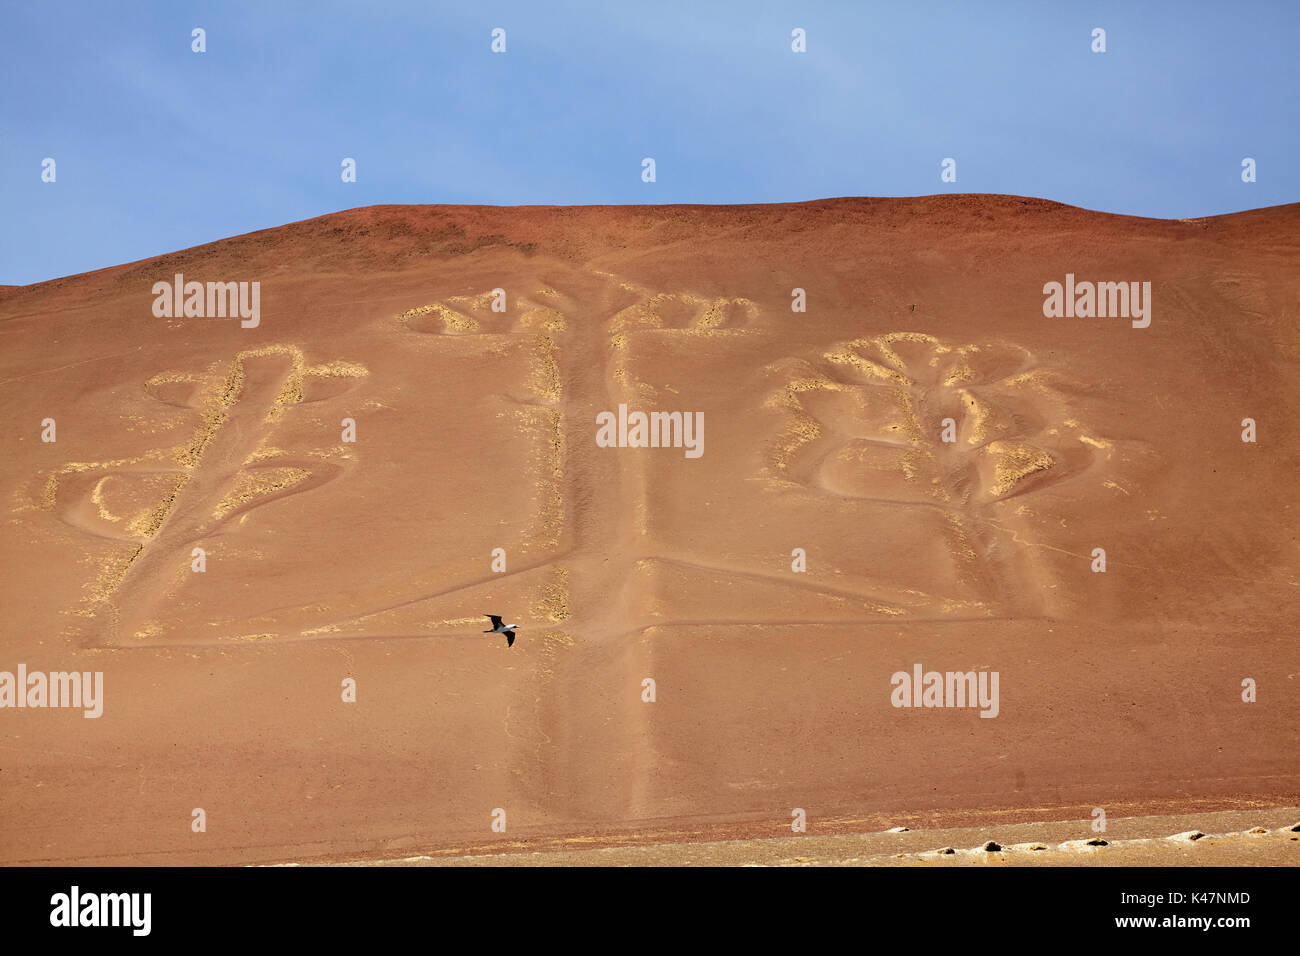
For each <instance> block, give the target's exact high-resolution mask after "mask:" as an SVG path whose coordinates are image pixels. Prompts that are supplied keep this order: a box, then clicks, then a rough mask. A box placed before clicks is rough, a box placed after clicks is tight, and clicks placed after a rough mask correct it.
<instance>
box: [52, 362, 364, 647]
mask: <svg viewBox="0 0 1300 956" xmlns="http://www.w3.org/2000/svg"><path fill="white" fill-rule="evenodd" d="M366 374H368V372H367V370H366V369H365V368H364V367H363V366H360V365H357V364H355V363H351V362H330V363H326V364H322V365H315V366H308V365H307V363H306V360H305V357H304V356H303V353H302V351H301V350H300V349H298V348H297V347H295V346H291V345H269V346H265V347H262V348H258V349H249V350H246V351H243V352H240V353H238V354H237V355H236V356H235V357H234V359H233V360H232V361H231V362H230V363H229V364H228V366H226V367H225V368H224V369H223V367H222V365H221V363H216V364H214V365H213V366H212V367H211V368H209V369H208V371H207V372H206V373H203V374H191V373H186V372H164V373H161V374H159V375H155V376H154V377H153V378H151V379H149V380H148V381H147V382H145V383H144V391H145V392H146V393H148V394H149V395H151V396H153V397H154V398H156V399H157V400H158V401H160V402H164V403H166V404H168V405H172V406H174V407H179V408H187V409H193V410H197V411H198V412H199V425H198V427H197V428H196V429H195V431H194V433H193V435H192V437H191V438H190V439H189V440H188V441H186V442H183V443H181V444H179V445H176V446H173V447H171V448H166V449H159V450H155V451H151V452H148V453H146V454H144V455H141V456H139V457H136V458H123V459H116V460H110V461H99V462H93V461H92V462H70V463H68V464H66V465H64V466H63V467H61V468H59V469H58V470H56V471H55V472H53V473H52V474H50V475H49V477H48V478H47V479H46V481H45V484H44V487H43V489H42V494H41V507H42V508H43V509H45V510H47V511H50V512H52V513H53V514H54V515H55V516H57V517H58V518H59V519H60V520H62V521H64V522H65V523H67V524H68V525H70V526H72V527H74V528H76V529H78V530H80V531H83V532H85V533H87V534H90V535H94V536H97V537H100V538H104V539H108V540H112V541H116V542H122V543H124V544H125V545H126V550H125V551H124V552H122V553H120V554H119V556H118V557H117V558H115V559H112V560H110V561H108V562H106V563H104V564H103V565H101V566H100V568H99V571H98V576H97V578H96V580H95V581H94V582H93V583H92V585H91V587H90V593H89V600H88V603H89V609H88V610H85V611H83V612H81V613H84V614H85V615H86V616H90V617H95V616H98V615H100V614H102V615H104V617H105V618H106V619H107V622H108V634H107V635H104V636H103V637H104V639H105V640H106V641H107V642H108V643H141V641H140V639H141V638H143V639H146V641H147V640H148V639H150V638H153V637H156V636H157V628H156V627H155V626H154V625H152V624H150V623H149V622H148V616H149V612H150V611H151V609H153V608H154V607H156V606H157V604H158V603H159V602H160V601H162V600H163V599H165V597H166V595H167V593H168V592H169V591H170V590H171V589H172V588H173V587H174V585H175V582H176V580H177V578H178V573H179V572H183V571H185V570H187V569H188V566H189V561H190V551H191V549H192V548H193V547H195V546H201V544H202V541H203V539H205V538H206V537H208V536H211V535H213V534H214V533H216V532H218V531H220V530H222V529H224V528H226V527H228V526H229V525H230V524H231V523H234V522H239V521H242V520H243V518H244V517H245V516H246V515H247V514H248V513H249V512H250V511H252V510H253V509H254V508H258V507H261V506H263V505H266V504H269V503H270V502H272V501H275V500H277V499H279V498H283V497H285V496H287V495H292V494H302V493H303V492H306V491H310V490H311V489H313V488H316V487H319V486H320V485H322V484H324V483H326V482H328V481H330V480H332V479H333V478H335V477H337V476H338V475H339V474H340V473H341V472H342V466H341V465H339V464H336V463H334V462H331V461H329V460H327V459H328V458H329V457H331V456H338V455H340V454H342V455H343V456H344V457H347V455H348V453H346V452H342V453H340V452H339V451H337V450H334V451H321V452H315V453H309V454H307V455H297V456H295V455H290V454H289V453H287V452H283V451H281V450H279V449H277V448H275V447H273V446H271V445H270V444H269V438H270V436H271V433H272V432H273V430H274V426H275V424H276V422H278V421H279V420H280V419H281V417H282V416H283V415H284V414H285V413H286V411H287V410H288V409H289V408H290V407H292V406H294V405H298V404H301V403H310V402H316V401H322V400H324V399H326V398H329V397H332V396H334V395H336V394H340V393H341V392H342V391H345V390H347V389H348V388H350V387H352V380H354V379H357V378H360V377H362V376H364V375H366Z"/></svg>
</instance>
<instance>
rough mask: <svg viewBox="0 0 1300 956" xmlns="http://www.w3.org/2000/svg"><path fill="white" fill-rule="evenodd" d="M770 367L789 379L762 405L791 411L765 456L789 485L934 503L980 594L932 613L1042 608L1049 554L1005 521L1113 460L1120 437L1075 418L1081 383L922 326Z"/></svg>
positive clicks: (1015, 352)
mask: <svg viewBox="0 0 1300 956" xmlns="http://www.w3.org/2000/svg"><path fill="white" fill-rule="evenodd" d="M766 371H767V373H768V374H769V375H770V376H772V377H773V378H775V379H776V381H777V382H778V383H779V386H778V387H777V388H776V390H774V391H772V392H770V393H769V395H768V398H767V399H766V401H765V403H764V407H766V408H768V409H770V410H772V411H775V412H777V413H778V414H779V415H780V416H781V417H782V419H783V420H784V421H783V427H782V431H781V433H780V434H779V436H778V437H777V438H776V439H775V440H774V441H773V443H772V445H771V446H770V447H769V449H768V453H767V462H766V463H767V467H768V469H769V477H771V478H772V479H774V480H775V481H776V483H777V484H778V485H781V484H782V483H788V484H790V485H793V486H799V487H802V488H805V489H807V490H811V491H813V492H815V493H818V494H829V495H836V496H840V497H846V498H853V499H858V500H864V501H872V502H875V503H879V504H884V505H888V506H897V507H903V508H918V509H934V510H936V511H937V512H938V513H939V514H940V515H941V516H942V520H943V521H944V527H945V533H946V536H947V539H948V540H947V548H948V550H949V552H950V554H951V556H952V560H953V562H954V564H955V566H956V567H957V568H958V569H959V571H960V573H961V574H962V575H963V576H964V577H965V579H966V580H967V581H968V583H969V584H971V585H972V586H973V587H974V588H975V589H976V591H977V592H978V593H980V594H981V598H980V600H978V601H976V602H973V603H972V602H970V601H964V602H953V601H940V600H938V599H932V600H931V601H929V602H928V603H930V604H932V605H940V606H939V607H932V610H939V611H948V610H962V609H963V606H964V608H965V610H966V611H967V612H968V611H969V610H971V609H974V610H977V611H980V612H982V613H983V614H985V615H993V614H998V613H1017V614H1026V613H1038V612H1041V610H1042V608H1041V604H1040V603H1039V601H1038V600H1037V599H1036V598H1035V597H1032V596H1027V595H1032V594H1034V593H1035V592H1037V591H1038V587H1037V581H1041V580H1042V578H1043V575H1042V574H1041V569H1039V572H1040V573H1034V572H1033V571H1032V570H1031V573H1030V574H1029V575H1028V577H1029V578H1031V579H1035V580H1031V581H1023V580H1021V579H1022V578H1023V577H1025V575H1024V573H1023V571H1024V568H1025V564H1026V562H1028V563H1029V564H1033V563H1034V561H1036V559H1037V556H1036V555H1029V554H1025V553H1024V552H1025V551H1027V550H1029V549H1021V552H1020V553H1015V552H1014V551H1013V549H1012V544H1022V543H1023V542H1022V541H1021V539H1020V537H1019V535H1018V533H1017V530H1016V528H1014V527H1005V526H1004V524H1006V525H1017V524H1018V525H1019V526H1020V527H1025V522H1024V519H1025V518H1027V517H1032V512H1030V511H1029V510H1028V509H1027V508H1025V507H1024V506H1023V505H1021V506H1020V507H1017V508H1016V509H1015V510H1014V512H1012V511H1010V510H1008V509H1007V508H1005V507H1003V503H1005V502H1007V501H1009V500H1010V499H1015V498H1019V497H1020V496H1023V495H1028V494H1033V493H1036V492H1041V491H1042V490H1044V489H1047V488H1049V487H1051V486H1053V485H1058V484H1060V483H1062V482H1065V481H1069V480H1070V479H1072V478H1074V477H1076V476H1078V475H1080V474H1083V473H1084V472H1087V471H1089V470H1091V469H1093V468H1094V466H1095V465H1096V463H1097V461H1098V458H1099V456H1101V457H1104V458H1105V459H1107V460H1108V459H1109V458H1110V456H1111V454H1112V452H1113V449H1114V442H1112V441H1108V440H1106V439H1102V438H1096V437H1093V436H1090V435H1088V434H1087V433H1086V431H1085V429H1084V426H1082V425H1081V424H1080V423H1079V422H1078V421H1075V420H1073V419H1071V418H1068V417H1066V416H1067V414H1068V413H1067V412H1066V411H1065V408H1066V404H1067V403H1066V402H1065V396H1066V393H1067V392H1069V391H1073V390H1076V388H1077V387H1076V386H1073V385H1072V383H1069V382H1068V381H1067V380H1066V379H1064V378H1063V377H1062V376H1060V375H1058V374H1057V373H1054V372H1051V371H1048V370H1045V369H1041V368H1038V367H1037V365H1036V364H1035V362H1034V360H1033V357H1032V356H1031V355H1030V353H1029V352H1028V351H1027V350H1025V349H1023V348H1020V347H1018V346H1009V345H996V344H984V345H977V344H966V345H950V344H945V343H943V342H941V341H940V340H939V339H937V338H935V337H934V336H930V335H925V334H922V333H915V332H893V333H888V334H885V335H880V336H874V337H868V338H862V339H857V340H854V341H852V342H847V343H842V344H840V345H838V346H835V347H833V348H832V349H830V350H829V351H826V352H825V353H824V354H822V355H820V356H817V357H814V358H811V359H808V358H792V359H789V360H786V361H783V362H779V363H776V364H774V365H771V366H768V368H767V370H766ZM945 418H952V419H953V420H954V421H955V422H956V423H957V425H958V429H957V436H956V437H957V441H956V443H955V444H946V443H943V442H941V441H940V437H939V430H940V422H941V421H942V420H943V419H945ZM1004 531H1005V532H1006V534H1004V533H1003V532H1004ZM1007 535H1009V536H1010V538H1009V539H1008V537H1007ZM1026 584H1028V585H1029V586H1028V587H1025V586H1024V585H1026ZM922 610H923V609H922Z"/></svg>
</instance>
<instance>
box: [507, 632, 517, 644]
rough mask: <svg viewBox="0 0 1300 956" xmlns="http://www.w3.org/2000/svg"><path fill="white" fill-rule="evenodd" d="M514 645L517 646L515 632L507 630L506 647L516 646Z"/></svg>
mask: <svg viewBox="0 0 1300 956" xmlns="http://www.w3.org/2000/svg"><path fill="white" fill-rule="evenodd" d="M514 646H515V632H514V631H506V647H514Z"/></svg>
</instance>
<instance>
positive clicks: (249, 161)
mask: <svg viewBox="0 0 1300 956" xmlns="http://www.w3.org/2000/svg"><path fill="white" fill-rule="evenodd" d="M0 9H2V12H0V17H2V18H3V19H2V20H0V27H2V28H0V62H3V64H4V72H5V76H6V82H5V83H3V84H0V214H2V215H3V219H2V220H0V283H10V284H25V283H29V282H37V281H41V280H44V279H49V278H54V277H56V276H62V275H69V274H73V273H77V272H83V271H86V270H89V269H96V268H101V267H104V266H109V265H115V264H118V263H121V262H129V261H132V260H135V259H140V258H143V257H146V256H151V255H156V254H159V253H163V252H168V251H172V250H175V249H181V248H186V247H189V246H193V245H197V244H199V243H203V242H209V241H212V240H214V239H219V238H222V237H225V236H230V235H238V234H240V233H244V232H249V231H252V230H255V229H262V228H266V227H268V226H278V225H282V224H284V223H286V222H292V221H295V220H298V219H305V218H309V217H312V216H317V215H321V214H324V213H328V212H334V211H337V210H340V209H348V208H352V207H355V206H365V205H370V204H373V203H488V204H503V205H513V204H536V203H543V204H591V203H612V204H625V203H765V202H788V201H796V200H805V199H818V198H824V197H829V196H915V195H926V194H931V193H939V192H963V193H969V192H993V193H1015V194H1019V195H1027V196H1039V197H1043V198H1047V199H1054V200H1058V201H1060V202H1065V203H1070V204H1073V205H1078V206H1084V207H1087V208H1090V209H1099V210H1104V211H1108V212H1117V213H1129V214H1133V215H1142V216H1156V217H1164V218H1175V217H1192V216H1205V215H1213V214H1217V213H1225V212H1234V211H1238V210H1242V209H1252V208H1257V207H1261V206H1271V205H1276V204H1279V203H1287V202H1294V201H1296V200H1297V199H1300V195H1298V193H1297V189H1296V179H1295V171H1296V168H1297V158H1300V129H1298V126H1297V122H1296V120H1297V114H1300V67H1298V66H1297V65H1296V64H1297V62H1298V61H1300V55H1298V54H1297V52H1296V50H1297V41H1298V40H1300V29H1298V28H1300V3H1293V2H1287V0H1277V2H1250V0H1239V2H1232V3H1226V2H1225V3H1214V4H1212V3H1202V2H1180V3H1175V2H1168V3H1156V2H1145V3H1144V2H1141V0H1131V2H1123V3H1086V2H1068V3H1067V2H1024V3H1013V2H974V0H970V2H953V3H928V2H903V0H898V2H849V0H845V2H839V3H829V2H822V3H818V2H810V0H802V2H792V3H776V2H766V3H765V2H761V0H750V2H708V0H695V2H689V0H683V2H668V0H652V2H642V3H632V2H627V3H618V2H599V0H591V2H569V3H564V2H561V3H547V2H545V0H527V2H490V0H489V2H470V0H464V2H461V3H439V2H436V0H435V2H429V0H424V2H410V3H398V2H391V3H380V2H373V0H371V2H361V0H358V2H356V3H338V2H329V0H326V2H313V3H287V2H277V0H257V2H250V3H234V2H231V3H204V2H197V3H177V2H137V3H131V2H120V3H116V2H115V3H103V2H92V0H85V2H50V3H18V2H15V0H5V2H4V3H3V7H2V8H0ZM194 27H202V28H204V29H205V30H206V31H207V52H206V53H202V54H198V53H194V52H191V49H190V44H191V30H192V29H193V28H194ZM494 27H501V28H504V29H505V30H506V44H507V51H506V53H504V54H494V53H492V52H491V50H490V45H491V31H492V29H493V28H494ZM795 27H801V28H803V29H804V30H805V31H806V32H807V46H808V50H807V53H804V54H795V53H793V52H792V51H791V49H790V43H791V40H790V33H791V30H792V29H794V28H795ZM1094 27H1101V28H1103V29H1105V30H1106V43H1107V52H1106V53H1104V54H1098V53H1093V52H1092V51H1091V49H1090V45H1091V42H1092V41H1091V32H1092V30H1093V28H1094ZM646 156H651V157H654V159H655V161H656V166H657V169H656V173H657V181H656V182H654V183H644V182H642V181H641V160H642V158H643V157H646ZM1246 156H1249V157H1253V158H1254V159H1255V160H1256V161H1257V163H1258V181H1257V182H1255V183H1252V184H1245V183H1243V182H1242V181H1241V166H1240V164H1241V160H1242V158H1243V157H1246ZM45 157H52V158H54V160H55V161H56V163H57V167H56V170H57V181H56V182H54V183H44V182H42V181H41V162H42V160H43V159H44V158H45ZM344 157H352V158H355V159H356V161H357V179H358V181H357V182H355V183H343V182H342V181H341V179H340V162H341V161H342V159H343V158H344ZM945 157H953V158H955V159H956V160H957V182H956V183H943V182H941V181H940V178H939V173H940V162H941V160H942V159H943V158H945Z"/></svg>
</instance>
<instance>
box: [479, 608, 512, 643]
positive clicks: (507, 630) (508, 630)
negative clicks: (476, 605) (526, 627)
mask: <svg viewBox="0 0 1300 956" xmlns="http://www.w3.org/2000/svg"><path fill="white" fill-rule="evenodd" d="M484 617H486V618H488V619H489V620H490V621H491V622H492V628H491V630H487V631H484V632H483V633H484V634H504V635H505V636H506V647H514V646H515V628H517V627H518V626H519V625H518V624H502V623H501V615H500V614H486V615H484Z"/></svg>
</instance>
